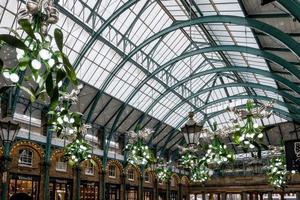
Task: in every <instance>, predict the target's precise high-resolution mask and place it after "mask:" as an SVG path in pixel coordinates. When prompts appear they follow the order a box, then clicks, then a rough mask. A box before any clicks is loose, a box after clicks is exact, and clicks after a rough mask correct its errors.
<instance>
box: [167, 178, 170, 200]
mask: <svg viewBox="0 0 300 200" xmlns="http://www.w3.org/2000/svg"><path fill="white" fill-rule="evenodd" d="M166 184H167V195H166V196H167V200H169V199H170V189H171V188H170V185H171V184H170V180H168V181H167V182H166Z"/></svg>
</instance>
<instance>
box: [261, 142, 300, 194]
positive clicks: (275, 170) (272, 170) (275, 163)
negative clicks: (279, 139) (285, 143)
mask: <svg viewBox="0 0 300 200" xmlns="http://www.w3.org/2000/svg"><path fill="white" fill-rule="evenodd" d="M278 154H279V156H276V157H273V158H272V159H271V161H270V166H268V167H267V177H268V181H269V183H270V184H271V185H272V186H273V187H275V188H280V189H284V188H285V187H286V184H287V181H288V177H289V176H290V175H293V174H295V173H296V171H294V170H293V171H291V172H290V171H288V170H287V169H286V160H285V156H284V155H285V153H284V148H283V147H281V148H276V149H275V150H274V151H273V155H278Z"/></svg>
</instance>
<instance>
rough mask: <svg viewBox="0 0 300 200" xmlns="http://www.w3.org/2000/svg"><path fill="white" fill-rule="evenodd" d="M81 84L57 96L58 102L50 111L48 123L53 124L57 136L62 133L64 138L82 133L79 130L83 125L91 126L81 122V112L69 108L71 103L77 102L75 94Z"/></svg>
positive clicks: (77, 92)
mask: <svg viewBox="0 0 300 200" xmlns="http://www.w3.org/2000/svg"><path fill="white" fill-rule="evenodd" d="M81 88H82V85H78V86H77V88H76V89H73V90H72V91H71V92H70V93H65V94H64V95H63V96H61V97H59V104H58V106H57V107H56V111H55V112H54V111H50V112H49V113H50V114H52V116H53V117H52V118H51V121H50V124H52V125H53V129H54V131H55V132H56V134H57V136H60V135H61V134H62V133H63V137H64V138H72V137H73V136H74V135H76V133H78V132H80V133H84V131H83V130H81V129H82V128H84V127H87V128H91V127H90V126H87V125H83V124H82V113H80V112H73V111H71V110H70V109H69V108H70V106H71V105H72V104H77V103H78V97H77V95H78V94H79V92H80V89H81Z"/></svg>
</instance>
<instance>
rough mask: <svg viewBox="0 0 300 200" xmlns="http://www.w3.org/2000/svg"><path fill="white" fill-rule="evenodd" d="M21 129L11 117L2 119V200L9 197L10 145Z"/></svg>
mask: <svg viewBox="0 0 300 200" xmlns="http://www.w3.org/2000/svg"><path fill="white" fill-rule="evenodd" d="M19 130H20V126H19V124H17V123H16V122H14V121H13V120H11V117H7V118H6V119H2V120H0V137H1V142H2V145H3V157H2V158H1V160H2V162H1V165H2V166H1V171H2V198H1V199H2V200H6V199H7V192H8V181H7V171H8V163H9V151H10V146H11V144H12V143H13V142H14V140H15V138H16V135H17V134H18V132H19Z"/></svg>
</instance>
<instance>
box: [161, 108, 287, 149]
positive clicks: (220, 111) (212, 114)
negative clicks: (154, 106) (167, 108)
mask: <svg viewBox="0 0 300 200" xmlns="http://www.w3.org/2000/svg"><path fill="white" fill-rule="evenodd" d="M237 107H238V108H245V107H246V104H243V105H239V106H237ZM273 111H274V112H275V113H280V112H282V113H285V114H286V115H284V117H286V119H288V120H291V119H292V116H290V113H288V112H285V111H282V110H280V109H278V108H273ZM226 112H228V110H227V109H223V110H219V111H216V112H214V113H211V114H210V115H208V116H207V117H206V118H205V120H203V121H204V122H205V121H207V120H209V119H211V118H213V117H216V116H218V115H221V114H223V113H226ZM186 120H187V119H186V118H185V119H183V120H182V121H183V122H185V121H186ZM180 123H181V122H180ZM179 128H180V126H178V128H177V129H179ZM172 132H173V131H169V132H168V133H167V134H166V135H169V134H172ZM178 133H179V131H177V134H178ZM175 137H176V136H175V135H174V134H173V135H172V137H171V138H170V139H169V140H168V141H169V142H171V141H172V140H173V139H174V138H175ZM165 148H167V144H165V146H161V148H160V149H159V150H161V149H163V151H164V149H165ZM167 149H169V148H167Z"/></svg>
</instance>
